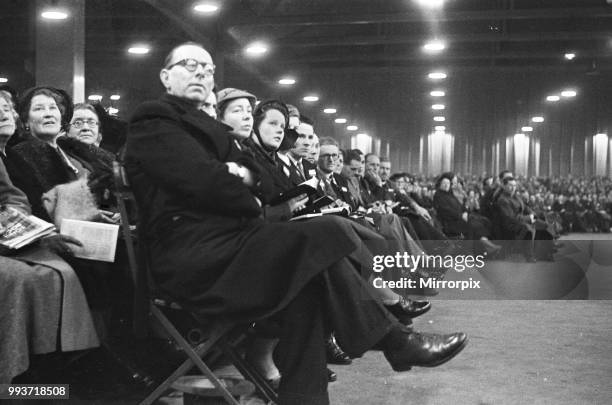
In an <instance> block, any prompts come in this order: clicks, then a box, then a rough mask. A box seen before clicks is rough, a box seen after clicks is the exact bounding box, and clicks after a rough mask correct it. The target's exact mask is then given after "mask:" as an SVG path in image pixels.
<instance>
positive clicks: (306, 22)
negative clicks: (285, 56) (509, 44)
mask: <svg viewBox="0 0 612 405" xmlns="http://www.w3.org/2000/svg"><path fill="white" fill-rule="evenodd" d="M609 17H612V8H611V7H585V8H580V7H576V8H547V9H541V8H538V9H515V10H479V11H454V12H447V13H440V14H425V13H378V14H376V13H351V14H317V15H297V16H288V15H279V16H274V17H258V18H257V20H256V21H255V22H254V21H253V19H252V18H237V19H233V20H230V22H229V23H228V27H230V28H231V27H236V28H241V27H267V26H276V27H278V26H292V27H296V26H318V25H360V24H380V23H413V22H422V21H478V20H528V19H529V20H534V19H561V18H571V19H576V18H609Z"/></svg>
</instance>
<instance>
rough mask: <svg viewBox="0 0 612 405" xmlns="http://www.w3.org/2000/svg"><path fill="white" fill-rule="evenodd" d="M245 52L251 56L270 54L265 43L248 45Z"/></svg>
mask: <svg viewBox="0 0 612 405" xmlns="http://www.w3.org/2000/svg"><path fill="white" fill-rule="evenodd" d="M244 51H245V52H246V53H247V54H248V55H251V56H261V55H263V54H264V53H266V52H268V45H266V44H264V43H263V42H253V43H252V44H250V45H248V46H247V47H246V48H245V49H244Z"/></svg>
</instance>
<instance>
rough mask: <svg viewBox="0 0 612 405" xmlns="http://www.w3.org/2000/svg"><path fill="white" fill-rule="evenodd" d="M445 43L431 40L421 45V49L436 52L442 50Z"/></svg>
mask: <svg viewBox="0 0 612 405" xmlns="http://www.w3.org/2000/svg"><path fill="white" fill-rule="evenodd" d="M444 48H446V44H445V43H444V42H443V41H439V40H433V41H429V42H428V43H426V44H425V45H423V50H424V51H425V52H427V53H437V52H440V51H443V50H444Z"/></svg>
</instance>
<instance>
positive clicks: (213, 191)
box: [125, 43, 466, 404]
mask: <svg viewBox="0 0 612 405" xmlns="http://www.w3.org/2000/svg"><path fill="white" fill-rule="evenodd" d="M213 75H214V65H213V62H212V58H211V56H210V54H209V53H208V52H206V50H204V49H203V48H202V47H201V46H200V45H198V44H193V43H187V44H183V45H180V46H178V47H176V48H174V49H173V50H172V52H170V54H169V55H168V57H167V58H166V61H165V63H164V68H163V69H162V70H161V72H160V78H161V81H162V83H163V85H164V87H165V88H166V91H167V94H165V95H164V96H162V98H161V99H160V100H158V101H152V102H147V103H144V104H143V105H141V106H140V107H139V108H138V109H137V110H136V112H135V113H134V115H133V117H132V119H131V123H130V128H129V134H128V139H127V148H126V157H125V159H126V168H127V171H128V175H129V178H130V181H131V184H132V186H133V189H134V193H135V196H136V199H137V203H138V206H139V210H140V212H141V218H140V223H139V227H140V232H141V233H142V235H146V239H145V241H146V244H147V245H148V248H149V249H148V251H149V252H150V259H151V260H150V261H151V266H152V271H153V276H154V278H155V281H156V282H157V283H158V285H159V287H160V288H161V289H162V290H164V291H165V292H166V293H167V294H170V295H171V296H172V297H173V298H174V299H176V300H178V301H179V302H180V303H182V304H183V305H184V306H185V307H187V308H190V309H191V310H193V311H196V312H197V313H199V314H201V315H205V316H219V317H225V318H229V319H234V320H256V319H261V318H264V317H267V316H270V315H273V314H275V315H276V316H277V318H278V319H280V322H281V327H282V333H281V336H280V344H279V346H278V348H277V354H278V359H279V364H278V366H279V369H280V371H281V374H282V380H281V384H280V388H279V402H280V403H281V404H327V403H328V402H329V399H328V395H327V374H326V361H325V348H324V330H325V324H324V316H323V314H325V315H326V320H328V321H329V322H330V324H331V326H332V327H333V328H334V329H335V330H336V333H337V338H338V340H340V341H341V343H342V344H343V346H344V348H345V350H346V351H347V352H348V353H349V354H351V355H353V356H359V355H361V354H362V353H363V352H365V351H366V350H368V349H369V348H371V347H372V346H373V345H374V344H376V343H377V342H381V345H382V347H383V348H384V350H385V351H384V353H385V355H386V357H387V359H388V360H389V362H390V363H391V364H392V366H393V367H394V369H396V370H406V369H408V368H410V367H411V366H414V365H420V366H435V365H438V364H442V363H444V362H446V361H448V360H449V359H450V358H452V357H453V356H454V355H456V354H457V353H458V352H459V351H460V350H461V349H462V348H463V347H464V345H465V342H466V336H465V334H463V333H457V334H452V335H442V336H440V335H422V334H418V333H414V332H412V331H411V330H409V329H406V328H405V327H403V326H401V325H399V324H398V322H397V320H396V319H395V318H393V317H392V316H391V315H390V314H389V312H388V311H387V310H386V309H385V308H384V307H383V306H382V305H381V304H379V303H378V302H376V301H375V300H373V299H366V298H367V297H369V295H368V294H369V288H370V286H369V285H367V284H366V283H365V282H364V281H363V279H362V278H361V276H360V275H359V274H358V272H357V271H356V269H355V267H354V265H353V263H354V262H353V261H351V259H350V257H351V255H352V254H354V252H355V251H356V250H357V249H358V248H360V246H359V242H358V240H357V239H356V238H355V237H351V230H350V227H349V226H347V225H346V224H345V223H344V221H343V220H342V219H340V218H321V220H313V221H308V222H303V223H300V224H296V223H275V224H267V223H265V222H264V221H263V220H262V219H261V218H260V215H261V208H260V205H259V203H258V201H257V200H256V199H255V198H254V197H253V194H252V193H251V190H250V187H256V185H257V183H258V182H259V178H258V174H257V173H258V168H257V166H256V164H254V163H253V162H252V161H250V160H249V159H247V158H246V157H244V156H242V155H241V152H240V151H238V149H237V148H236V147H235V145H234V143H233V142H232V141H231V139H230V136H229V133H228V127H226V126H224V125H223V124H220V123H218V122H216V121H214V120H213V119H212V118H211V117H209V116H208V115H206V114H205V113H204V112H201V111H200V110H198V106H199V104H201V103H202V102H203V101H204V100H205V99H206V97H207V96H208V94H209V92H210V91H211V90H212V87H213ZM315 253H316V254H315ZM364 294H365V295H364Z"/></svg>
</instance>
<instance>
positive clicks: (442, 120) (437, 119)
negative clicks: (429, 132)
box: [433, 115, 446, 122]
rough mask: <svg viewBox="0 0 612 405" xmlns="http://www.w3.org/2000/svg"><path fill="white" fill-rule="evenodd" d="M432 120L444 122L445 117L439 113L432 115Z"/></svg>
mask: <svg viewBox="0 0 612 405" xmlns="http://www.w3.org/2000/svg"><path fill="white" fill-rule="evenodd" d="M433 120H434V121H436V122H444V121H446V118H444V117H442V116H441V115H437V116H435V117H433Z"/></svg>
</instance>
